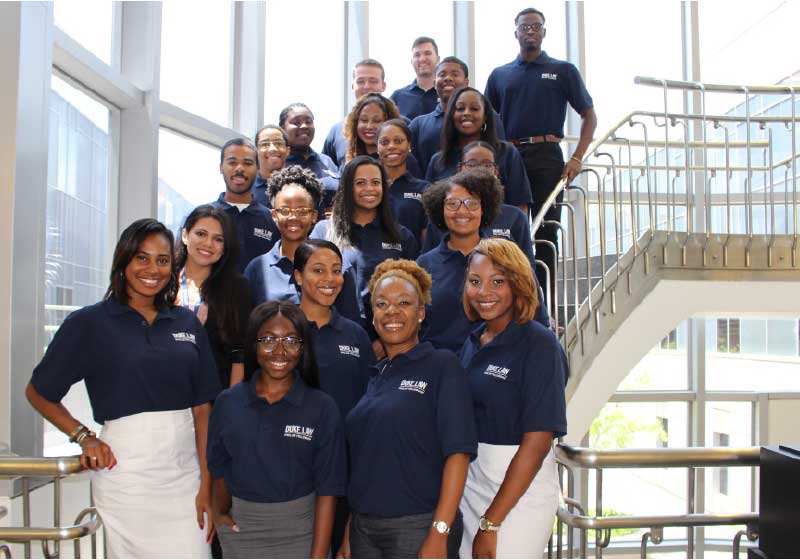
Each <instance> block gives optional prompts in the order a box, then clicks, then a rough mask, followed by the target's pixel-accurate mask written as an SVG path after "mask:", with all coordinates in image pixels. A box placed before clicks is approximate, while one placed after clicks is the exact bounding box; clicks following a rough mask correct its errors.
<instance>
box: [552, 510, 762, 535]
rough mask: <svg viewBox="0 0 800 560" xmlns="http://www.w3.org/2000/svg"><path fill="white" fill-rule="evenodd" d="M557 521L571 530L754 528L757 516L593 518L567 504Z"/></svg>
mask: <svg viewBox="0 0 800 560" xmlns="http://www.w3.org/2000/svg"><path fill="white" fill-rule="evenodd" d="M558 519H559V521H561V522H562V523H566V524H567V525H569V526H570V527H572V528H574V529H581V530H602V529H642V528H645V527H708V526H719V525H754V524H757V523H758V514H757V513H753V512H747V513H725V514H722V513H679V514H675V515H619V516H607V517H594V516H587V515H579V514H576V513H571V512H570V511H569V510H568V508H567V506H566V505H561V506H560V507H559V508H558Z"/></svg>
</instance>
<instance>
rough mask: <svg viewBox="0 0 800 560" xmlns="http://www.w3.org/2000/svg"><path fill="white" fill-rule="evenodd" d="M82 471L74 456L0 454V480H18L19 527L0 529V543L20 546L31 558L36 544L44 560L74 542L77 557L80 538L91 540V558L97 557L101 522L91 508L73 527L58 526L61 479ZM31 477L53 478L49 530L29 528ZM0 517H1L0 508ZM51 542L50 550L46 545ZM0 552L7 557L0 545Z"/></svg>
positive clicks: (84, 511)
mask: <svg viewBox="0 0 800 560" xmlns="http://www.w3.org/2000/svg"><path fill="white" fill-rule="evenodd" d="M82 471H83V467H81V464H80V458H79V457H78V456H69V457H17V456H14V455H0V477H2V478H9V479H17V478H21V479H22V527H0V541H2V542H7V543H21V544H23V545H24V555H25V557H26V558H30V557H31V543H33V542H34V541H40V542H41V545H42V555H43V556H44V557H45V558H58V557H59V555H60V543H61V541H70V540H71V541H74V543H75V544H74V546H75V558H80V539H81V538H83V537H91V548H92V556H93V557H96V556H97V531H98V530H99V529H100V528H101V527H102V525H103V523H102V519H101V518H100V516H99V514H98V513H97V511H96V510H95V509H94V508H91V507H90V508H86V509H84V510H82V511H81V512H80V513H79V514H78V516H77V517H76V519H75V522H74V524H73V525H68V526H61V480H62V478H63V477H65V476H69V475H73V474H77V473H80V472H82ZM32 477H45V478H47V477H49V478H52V479H53V527H31V511H30V510H31V506H30V503H31V498H30V492H31V484H30V478H32ZM0 510H2V511H0V517H2V516H3V515H4V514H5V510H4V508H0ZM51 541H53V547H52V549H51V547H50V542H51ZM0 553H2V554H4V555H5V556H6V557H7V558H10V557H11V551H10V549H9V548H8V547H7V546H0Z"/></svg>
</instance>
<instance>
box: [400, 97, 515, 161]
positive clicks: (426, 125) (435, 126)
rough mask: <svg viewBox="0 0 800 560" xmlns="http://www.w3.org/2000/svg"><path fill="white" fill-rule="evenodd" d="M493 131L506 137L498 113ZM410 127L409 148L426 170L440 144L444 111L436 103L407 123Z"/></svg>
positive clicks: (498, 135) (500, 138)
mask: <svg viewBox="0 0 800 560" xmlns="http://www.w3.org/2000/svg"><path fill="white" fill-rule="evenodd" d="M494 122H495V132H496V133H497V138H498V139H499V140H505V139H506V131H505V128H503V121H502V120H500V115H498V114H497V113H495V114H494ZM408 126H409V128H410V129H411V150H412V153H413V154H414V157H416V158H417V161H418V162H419V166H420V168H421V169H422V170H423V171H425V172H427V170H428V165H429V164H430V162H431V158H432V157H433V155H434V154H435V153H436V152H438V151H439V147H440V145H441V136H442V127H443V126H444V111H442V108H441V107H440V106H439V105H438V104H437V105H436V108H435V109H434V110H433V111H431V112H430V113H427V114H425V115H420V116H418V117H417V118H415V119H414V120H413V121H411V124H410V125H408Z"/></svg>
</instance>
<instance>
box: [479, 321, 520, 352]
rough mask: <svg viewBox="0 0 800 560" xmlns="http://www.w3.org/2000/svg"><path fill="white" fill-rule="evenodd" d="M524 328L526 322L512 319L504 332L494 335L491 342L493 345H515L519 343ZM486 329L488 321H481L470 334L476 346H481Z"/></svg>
mask: <svg viewBox="0 0 800 560" xmlns="http://www.w3.org/2000/svg"><path fill="white" fill-rule="evenodd" d="M524 328H525V325H524V324H520V323H517V322H516V321H514V320H512V321H511V322H510V323H509V324H508V325H507V326H506V328H505V329H504V330H503V332H501V333H500V334H498V335H497V336H496V337H494V338H493V339H492V341H491V342H490V343H489V344H490V345H492V346H513V345H515V344H517V341H518V339H519V337H520V336H521V335H522V333H523V331H524ZM485 329H486V323H485V322H483V321H481V323H480V324H479V325H478V326H477V327H476V328H475V329H474V330H473V331H472V332H471V333H470V334H469V337H470V338H471V339H472V342H473V344H474V345H475V347H476V348H480V346H481V343H480V340H481V334H483V331H484V330H485Z"/></svg>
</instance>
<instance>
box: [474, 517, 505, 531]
mask: <svg viewBox="0 0 800 560" xmlns="http://www.w3.org/2000/svg"><path fill="white" fill-rule="evenodd" d="M478 528H479V529H480V530H481V531H488V532H490V533H496V532H497V531H499V530H500V525H495V524H494V523H492V522H491V521H489V520H488V519H486V518H485V517H483V516H481V520H480V521H479V522H478Z"/></svg>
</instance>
